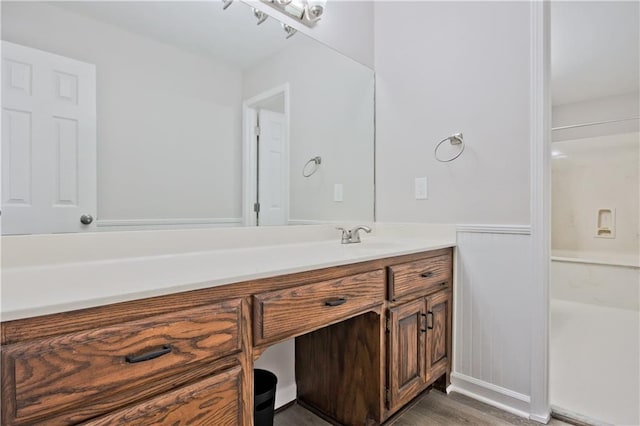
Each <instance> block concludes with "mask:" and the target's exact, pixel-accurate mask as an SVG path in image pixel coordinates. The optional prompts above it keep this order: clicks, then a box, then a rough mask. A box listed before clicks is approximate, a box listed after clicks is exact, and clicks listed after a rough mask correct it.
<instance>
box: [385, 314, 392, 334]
mask: <svg viewBox="0 0 640 426" xmlns="http://www.w3.org/2000/svg"><path fill="white" fill-rule="evenodd" d="M384 329H385V331H386V332H387V333H389V332H391V319H389V317H387V320H386V323H385V326H384Z"/></svg>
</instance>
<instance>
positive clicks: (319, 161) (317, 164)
mask: <svg viewBox="0 0 640 426" xmlns="http://www.w3.org/2000/svg"><path fill="white" fill-rule="evenodd" d="M311 163H313V164H314V166H315V167H314V168H313V169H312V170H311V172H307V166H308V165H309V164H311ZM320 164H322V157H320V156H318V157H313V158H312V159H311V160H309V161H307V162H306V163H305V164H304V167H303V168H302V176H304V177H309V176H311V175H312V174H314V173H315V172H317V171H318V169H319V168H320Z"/></svg>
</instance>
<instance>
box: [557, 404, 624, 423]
mask: <svg viewBox="0 0 640 426" xmlns="http://www.w3.org/2000/svg"><path fill="white" fill-rule="evenodd" d="M551 417H553V418H556V419H558V420H562V421H563V422H565V423H569V424H572V425H575V426H613V425H612V424H611V423H606V422H603V421H601V420H597V419H592V418H591V417H587V416H583V415H582V414H578V413H575V412H573V411H570V410H565V409H564V408H561V407H558V406H555V405H552V406H551Z"/></svg>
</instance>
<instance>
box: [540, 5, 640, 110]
mask: <svg viewBox="0 0 640 426" xmlns="http://www.w3.org/2000/svg"><path fill="white" fill-rule="evenodd" d="M639 26H640V2H637V1H624V2H622V1H595V2H594V1H554V2H552V3H551V86H552V97H553V104H554V105H561V104H566V103H572V102H581V101H586V100H589V99H596V98H602V97H606V96H613V95H620V94H624V93H630V92H635V91H638V90H639V89H640V87H639V83H638V80H639V79H640V67H639V65H638V64H639V52H640V41H639V38H640V34H639Z"/></svg>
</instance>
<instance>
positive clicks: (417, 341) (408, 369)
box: [388, 298, 425, 411]
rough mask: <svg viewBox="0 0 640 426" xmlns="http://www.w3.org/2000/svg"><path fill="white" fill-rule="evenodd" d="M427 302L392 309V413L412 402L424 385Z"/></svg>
mask: <svg viewBox="0 0 640 426" xmlns="http://www.w3.org/2000/svg"><path fill="white" fill-rule="evenodd" d="M424 317H425V303H424V299H422V298H421V299H418V300H415V301H413V302H410V303H405V304H404V305H401V306H398V307H396V308H393V309H390V310H389V342H388V343H389V344H388V348H389V357H388V371H389V384H388V386H389V395H388V405H389V410H390V411H394V410H395V409H396V408H400V406H402V405H404V404H406V403H407V402H409V401H410V400H411V399H412V398H413V397H415V396H416V395H417V394H418V393H419V392H420V391H422V390H423V389H424V385H425V380H424V379H425V358H424V354H425V328H424V326H425V324H424Z"/></svg>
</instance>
